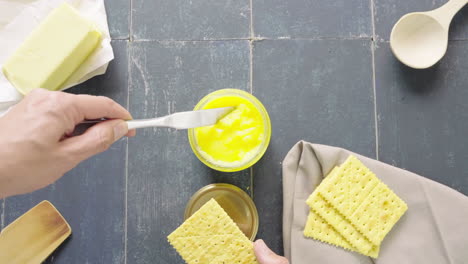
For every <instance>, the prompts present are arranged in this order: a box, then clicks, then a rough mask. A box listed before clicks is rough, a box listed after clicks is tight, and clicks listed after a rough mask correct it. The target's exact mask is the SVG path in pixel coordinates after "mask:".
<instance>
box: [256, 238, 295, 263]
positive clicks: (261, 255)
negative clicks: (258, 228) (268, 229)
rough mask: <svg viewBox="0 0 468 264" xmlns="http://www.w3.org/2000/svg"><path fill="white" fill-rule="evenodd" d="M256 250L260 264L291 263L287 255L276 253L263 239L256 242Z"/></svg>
mask: <svg viewBox="0 0 468 264" xmlns="http://www.w3.org/2000/svg"><path fill="white" fill-rule="evenodd" d="M254 252H255V256H257V261H258V262H259V263H260V264H289V261H288V260H287V259H286V258H285V257H281V256H278V255H276V254H275V253H274V252H273V251H271V249H269V248H268V246H267V245H266V244H265V242H263V240H261V239H259V240H257V241H255V242H254Z"/></svg>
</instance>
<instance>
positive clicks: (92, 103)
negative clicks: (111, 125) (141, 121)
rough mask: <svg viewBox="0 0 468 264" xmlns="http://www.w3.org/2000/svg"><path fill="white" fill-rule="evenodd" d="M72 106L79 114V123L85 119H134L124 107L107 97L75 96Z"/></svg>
mask: <svg viewBox="0 0 468 264" xmlns="http://www.w3.org/2000/svg"><path fill="white" fill-rule="evenodd" d="M72 104H73V106H74V107H75V109H76V110H77V112H78V114H79V117H78V119H79V120H78V122H80V121H82V120H84V119H98V118H109V119H123V120H130V119H132V116H131V115H130V113H129V112H128V111H127V110H126V109H125V108H124V107H122V106H121V105H119V104H118V103H116V102H115V101H113V100H112V99H110V98H107V97H103V96H92V95H75V96H74V98H73V102H72Z"/></svg>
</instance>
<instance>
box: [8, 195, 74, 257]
mask: <svg viewBox="0 0 468 264" xmlns="http://www.w3.org/2000/svg"><path fill="white" fill-rule="evenodd" d="M70 234H71V228H70V225H68V223H67V221H65V219H64V218H63V216H62V215H61V214H60V213H59V212H58V211H57V209H56V208H55V207H54V206H53V205H52V204H51V203H50V202H49V201H42V202H41V203H39V204H38V205H36V206H35V207H33V208H32V209H31V210H29V211H28V212H26V213H25V214H23V215H22V216H20V217H19V218H18V219H16V220H15V221H14V222H13V223H11V224H10V225H9V226H7V227H6V228H5V229H3V230H2V232H1V233H0V263H9V264H20V263H21V264H40V263H42V262H43V261H44V260H45V259H46V258H47V257H48V256H49V255H50V254H51V253H52V252H53V251H54V250H55V249H56V248H57V247H58V246H59V245H60V244H62V242H63V241H64V240H65V239H66V238H67V237H68V236H69V235H70Z"/></svg>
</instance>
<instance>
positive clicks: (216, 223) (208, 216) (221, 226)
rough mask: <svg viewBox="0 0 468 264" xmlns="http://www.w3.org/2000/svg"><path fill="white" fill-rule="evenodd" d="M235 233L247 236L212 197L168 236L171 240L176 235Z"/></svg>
mask: <svg viewBox="0 0 468 264" xmlns="http://www.w3.org/2000/svg"><path fill="white" fill-rule="evenodd" d="M226 234H230V235H235V236H240V237H245V238H246V239H247V237H246V236H245V235H244V233H242V231H241V230H240V229H239V227H238V226H237V225H236V223H234V221H233V220H232V219H231V217H229V215H228V214H227V213H226V212H225V211H224V209H223V208H222V207H221V206H220V205H219V204H218V203H217V202H216V200H214V199H211V200H209V201H208V202H207V203H206V204H204V205H203V206H202V207H201V208H200V209H199V210H198V211H196V212H195V213H194V214H193V215H192V216H190V217H189V218H188V219H187V220H185V222H184V223H183V224H182V225H180V226H179V227H178V228H177V229H176V230H175V231H174V232H172V233H171V234H170V235H169V236H168V237H167V238H168V239H169V241H171V240H172V239H173V238H175V237H191V236H205V235H226Z"/></svg>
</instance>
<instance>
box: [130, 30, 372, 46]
mask: <svg viewBox="0 0 468 264" xmlns="http://www.w3.org/2000/svg"><path fill="white" fill-rule="evenodd" d="M251 34H253V32H252V33H251ZM363 39H369V40H370V39H372V37H370V36H365V37H344V38H343V37H313V38H291V37H278V38H267V37H254V36H249V37H247V38H214V39H143V38H141V39H133V38H131V40H130V41H133V42H161V43H170V42H215V41H241V40H254V41H263V40H277V41H278V40H363Z"/></svg>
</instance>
